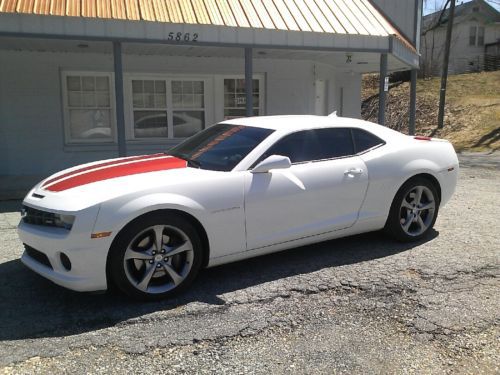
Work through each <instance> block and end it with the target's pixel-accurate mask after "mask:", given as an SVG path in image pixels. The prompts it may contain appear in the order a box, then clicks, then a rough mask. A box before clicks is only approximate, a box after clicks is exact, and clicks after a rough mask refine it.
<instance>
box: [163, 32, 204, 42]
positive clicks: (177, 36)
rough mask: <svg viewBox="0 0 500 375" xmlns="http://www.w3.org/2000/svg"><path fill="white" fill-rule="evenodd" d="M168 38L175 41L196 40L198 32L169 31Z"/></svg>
mask: <svg viewBox="0 0 500 375" xmlns="http://www.w3.org/2000/svg"><path fill="white" fill-rule="evenodd" d="M167 39H168V40H173V41H176V42H197V41H198V34H197V33H194V34H191V33H181V32H177V33H176V32H170V33H168V38H167Z"/></svg>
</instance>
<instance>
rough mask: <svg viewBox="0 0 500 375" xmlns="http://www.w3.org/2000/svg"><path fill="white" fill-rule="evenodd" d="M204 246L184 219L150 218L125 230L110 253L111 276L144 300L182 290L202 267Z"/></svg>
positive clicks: (161, 216)
mask: <svg viewBox="0 0 500 375" xmlns="http://www.w3.org/2000/svg"><path fill="white" fill-rule="evenodd" d="M201 255H202V252H201V244H200V239H199V236H198V234H197V232H196V230H195V228H194V227H193V225H192V224H191V223H190V222H189V221H187V220H185V219H184V218H183V217H179V216H174V215H165V214H161V213H156V214H151V215H148V216H145V217H142V218H139V219H137V220H135V221H133V222H132V223H130V224H129V225H127V226H126V227H125V228H124V230H122V231H121V232H120V234H119V236H118V237H117V239H116V240H115V242H114V243H113V246H112V249H111V252H110V261H109V264H110V271H111V272H110V273H111V276H112V278H113V280H114V282H115V284H117V285H118V287H119V288H120V289H122V290H123V291H125V292H126V293H128V294H131V295H133V296H136V297H139V298H143V299H159V298H164V297H167V296H171V295H173V294H174V293H177V292H179V291H180V290H183V289H184V288H185V287H187V286H188V284H189V283H190V282H191V281H192V280H193V279H194V276H195V275H196V273H197V272H198V270H199V268H200V266H201V258H202V257H201Z"/></svg>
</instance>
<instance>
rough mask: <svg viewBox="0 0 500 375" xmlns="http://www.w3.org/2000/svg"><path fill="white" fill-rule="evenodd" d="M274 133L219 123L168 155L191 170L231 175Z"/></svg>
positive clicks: (178, 146)
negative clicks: (182, 161)
mask: <svg viewBox="0 0 500 375" xmlns="http://www.w3.org/2000/svg"><path fill="white" fill-rule="evenodd" d="M272 132H273V130H271V129H263V128H256V127H252V126H241V125H232V124H216V125H214V126H211V127H209V128H207V129H205V130H203V131H202V132H200V133H198V134H195V135H194V136H192V137H190V138H188V139H186V140H185V141H184V142H182V143H181V144H179V145H177V146H175V147H173V148H172V149H170V150H169V151H168V152H167V154H168V155H172V156H175V157H178V158H181V159H184V160H187V161H188V165H189V166H191V167H195V168H201V169H209V170H213V171H225V172H227V171H230V170H232V169H233V168H234V167H235V166H236V165H237V164H238V163H239V162H240V161H241V160H242V159H243V158H244V157H245V156H247V155H248V154H249V153H250V151H252V150H253V149H254V148H255V147H256V146H257V145H258V144H259V143H261V142H262V141H263V140H264V139H265V138H267V137H268V136H269V135H270V134H271V133H272Z"/></svg>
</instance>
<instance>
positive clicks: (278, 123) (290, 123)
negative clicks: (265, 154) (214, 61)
mask: <svg viewBox="0 0 500 375" xmlns="http://www.w3.org/2000/svg"><path fill="white" fill-rule="evenodd" d="M222 124H231V125H243V126H254V127H259V128H265V129H272V130H277V131H283V132H292V131H297V130H307V129H315V128H322V127H327V128H329V127H332V128H333V127H339V128H342V127H356V128H361V129H365V130H367V131H369V132H371V133H373V134H376V135H378V136H380V137H384V138H387V137H391V138H392V137H399V136H404V135H403V134H401V133H399V132H397V131H394V130H391V129H389V128H387V127H385V126H381V125H378V124H375V123H373V122H369V121H364V120H360V119H355V118H349V117H340V116H336V115H334V114H333V115H330V116H313V115H286V116H257V117H241V118H237V119H231V120H226V121H223V122H222Z"/></svg>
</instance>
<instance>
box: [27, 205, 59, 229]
mask: <svg viewBox="0 0 500 375" xmlns="http://www.w3.org/2000/svg"><path fill="white" fill-rule="evenodd" d="M22 218H23V222H25V223H26V224H31V225H43V226H46V227H57V225H56V220H55V214H54V213H52V212H46V211H42V210H37V209H36V208H32V207H28V206H23V209H22Z"/></svg>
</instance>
